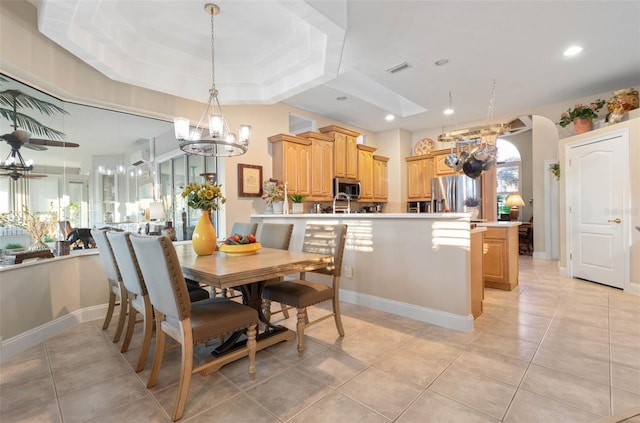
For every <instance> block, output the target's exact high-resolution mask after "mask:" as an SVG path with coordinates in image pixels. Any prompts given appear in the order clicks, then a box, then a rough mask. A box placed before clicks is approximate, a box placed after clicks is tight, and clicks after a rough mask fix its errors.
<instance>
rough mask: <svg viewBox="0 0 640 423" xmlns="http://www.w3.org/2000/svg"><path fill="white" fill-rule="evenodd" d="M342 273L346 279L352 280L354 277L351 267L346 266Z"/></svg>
mask: <svg viewBox="0 0 640 423" xmlns="http://www.w3.org/2000/svg"><path fill="white" fill-rule="evenodd" d="M342 273H343V274H344V277H345V278H352V277H353V267H351V266H344V267H343V268H342Z"/></svg>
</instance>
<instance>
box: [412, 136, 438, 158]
mask: <svg viewBox="0 0 640 423" xmlns="http://www.w3.org/2000/svg"><path fill="white" fill-rule="evenodd" d="M434 147H435V143H434V142H433V140H432V139H431V138H423V139H421V140H420V141H418V142H417V143H416V145H415V147H413V154H415V155H416V156H422V155H424V154H429V153H431V151H432V150H433V148H434Z"/></svg>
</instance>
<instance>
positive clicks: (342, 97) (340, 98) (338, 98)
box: [336, 96, 347, 101]
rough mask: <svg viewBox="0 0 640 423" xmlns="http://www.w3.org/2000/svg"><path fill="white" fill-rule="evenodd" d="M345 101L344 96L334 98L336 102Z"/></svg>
mask: <svg viewBox="0 0 640 423" xmlns="http://www.w3.org/2000/svg"><path fill="white" fill-rule="evenodd" d="M346 99H347V97H345V96H340V97H336V100H338V101H345V100H346Z"/></svg>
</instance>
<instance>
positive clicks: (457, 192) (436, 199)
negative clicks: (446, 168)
mask: <svg viewBox="0 0 640 423" xmlns="http://www.w3.org/2000/svg"><path fill="white" fill-rule="evenodd" d="M431 198H432V200H433V201H432V203H433V204H432V206H431V211H432V212H433V213H441V212H444V211H450V212H452V213H462V212H465V211H466V208H465V200H466V199H468V198H475V199H477V200H478V205H477V207H478V211H479V216H482V178H476V179H472V178H469V177H468V176H467V175H451V176H438V177H435V178H433V179H431Z"/></svg>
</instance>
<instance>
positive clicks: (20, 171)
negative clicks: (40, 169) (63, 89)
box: [0, 89, 79, 181]
mask: <svg viewBox="0 0 640 423" xmlns="http://www.w3.org/2000/svg"><path fill="white" fill-rule="evenodd" d="M3 106H6V107H3ZM7 107H8V108H7ZM21 108H29V109H36V110H38V111H39V112H41V113H43V114H46V115H49V116H50V115H52V114H54V113H61V114H67V111H66V110H64V109H63V108H61V107H58V106H57V105H55V104H53V103H49V102H47V101H44V100H40V99H38V98H35V97H33V96H30V95H28V94H25V93H23V92H22V91H19V90H14V89H9V90H4V91H0V116H2V117H3V118H5V119H7V120H9V121H11V122H12V125H11V126H12V127H13V132H11V133H9V134H4V135H0V138H1V139H3V140H4V141H6V142H7V144H9V146H11V151H10V152H9V155H8V156H7V158H6V159H5V160H4V161H3V162H2V163H0V170H2V171H5V173H0V176H8V177H10V178H11V179H13V180H14V181H15V180H18V179H19V178H27V179H33V178H44V177H46V176H47V175H42V174H34V173H30V172H31V171H32V170H33V162H32V161H31V160H28V161H25V160H24V159H23V157H22V154H20V148H21V147H24V148H29V149H31V150H37V151H43V150H46V149H47V147H79V144H76V143H73V142H67V141H58V140H50V139H41V138H32V137H31V133H35V134H37V135H41V136H45V137H49V138H58V139H60V140H63V139H64V133H63V132H60V131H57V130H55V129H53V128H49V127H48V126H45V125H43V124H41V123H40V122H38V121H37V120H35V119H34V118H32V117H31V116H28V115H26V114H24V113H20V112H19V111H18V109H21ZM18 128H25V129H18Z"/></svg>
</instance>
